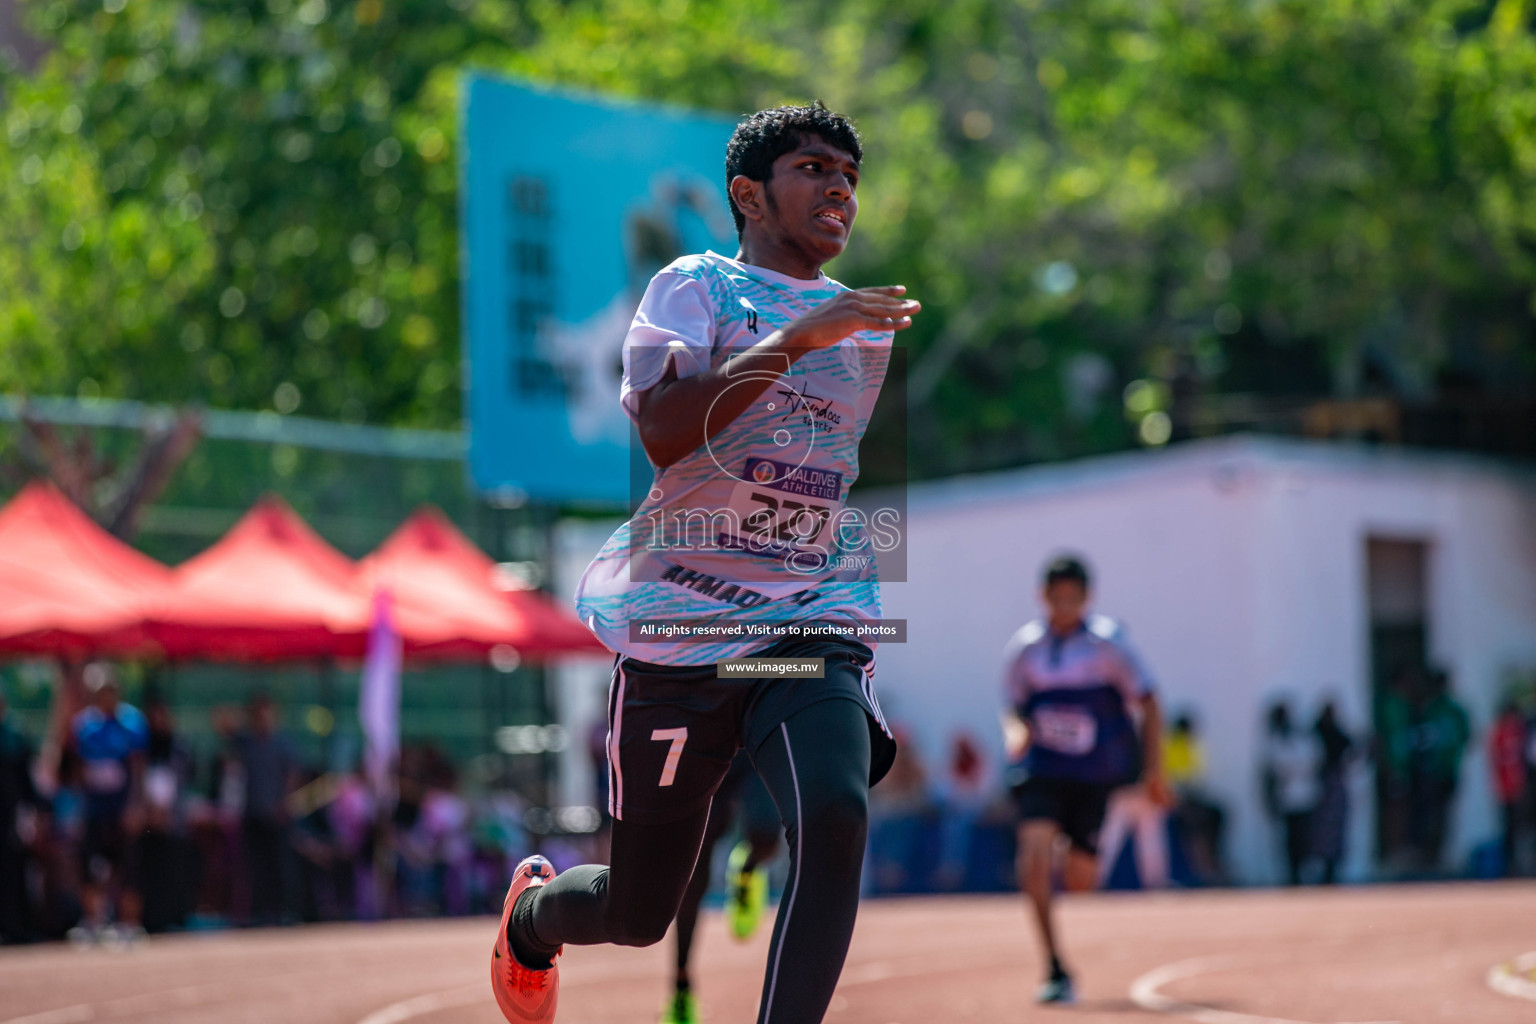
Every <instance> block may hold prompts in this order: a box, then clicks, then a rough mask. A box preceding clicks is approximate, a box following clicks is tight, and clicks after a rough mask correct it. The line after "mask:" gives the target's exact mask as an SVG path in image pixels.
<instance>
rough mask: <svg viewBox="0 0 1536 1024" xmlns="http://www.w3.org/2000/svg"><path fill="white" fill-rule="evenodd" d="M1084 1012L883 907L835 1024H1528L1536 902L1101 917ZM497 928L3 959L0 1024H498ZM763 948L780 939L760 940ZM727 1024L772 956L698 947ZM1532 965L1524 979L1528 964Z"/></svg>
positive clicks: (1010, 911)
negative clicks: (1034, 997) (1047, 1005)
mask: <svg viewBox="0 0 1536 1024" xmlns="http://www.w3.org/2000/svg"><path fill="white" fill-rule="evenodd" d="M1062 910H1063V912H1062V932H1063V937H1064V941H1065V942H1066V943H1067V948H1068V951H1069V957H1070V962H1071V963H1072V964H1073V965H1074V966H1075V968H1076V970H1077V973H1078V980H1079V989H1080V995H1081V1002H1080V1003H1079V1004H1078V1005H1077V1006H1076V1007H1074V1008H1071V1009H1054V1008H1053V1009H1043V1008H1038V1007H1035V1006H1033V1005H1032V1004H1031V1002H1030V996H1031V994H1032V993H1033V991H1034V988H1035V985H1036V982H1037V981H1038V978H1039V973H1040V969H1039V966H1038V953H1037V949H1036V946H1035V943H1034V940H1033V937H1032V936H1031V934H1030V931H1029V929H1028V927H1027V926H1026V925H1027V922H1026V918H1025V916H1024V913H1023V910H1022V904H1021V903H1020V901H1019V899H1018V897H1015V896H1009V897H974V898H972V897H956V898H932V899H913V900H882V901H877V902H872V903H867V904H865V906H864V907H863V909H862V910H861V913H860V917H859V928H858V933H857V934H856V936H855V938H854V943H853V949H852V951H851V952H850V954H849V958H848V966H847V968H846V969H845V971H844V973H843V980H842V984H841V987H840V988H839V990H838V995H837V997H836V999H835V1001H834V1002H833V1005H832V1011H831V1012H830V1013H829V1014H828V1016H827V1020H828V1022H829V1024H946V1022H960V1024H964V1022H967V1021H976V1022H989V1024H990V1022H1003V1021H1039V1022H1042V1024H1051V1022H1062V1024H1111V1022H1118V1024H1130V1022H1139V1024H1148V1022H1150V1021H1155V1020H1156V1019H1157V1018H1158V1017H1164V1018H1165V1019H1167V1020H1170V1021H1174V1020H1196V1021H1201V1022H1203V1024H1292V1022H1295V1024H1336V1022H1350V1024H1357V1022H1385V1021H1399V1022H1402V1024H1421V1022H1423V1024H1427V1022H1438V1021H1447V1022H1451V1021H1454V1022H1458V1024H1515V1022H1522V1024H1531V1022H1536V973H1533V972H1536V956H1524V957H1523V955H1524V954H1528V953H1533V952H1536V885H1533V884H1530V883H1502V884H1483V885H1445V886H1392V887H1386V886H1383V887H1373V888H1358V889H1337V890H1332V891H1322V890H1304V891H1288V892H1277V891H1250V892H1199V893H1162V894H1156V895H1092V896H1080V897H1072V898H1069V899H1067V900H1065V901H1064V903H1063V908H1062ZM494 927H495V926H494V923H493V922H492V921H490V920H488V919H477V920H469V921H430V922H399V923H391V924H383V925H330V926H320V927H309V928H296V929H288V930H273V931H250V932H232V933H222V934H216V935H200V936H177V937H169V938H157V939H151V940H149V941H148V942H145V943H143V944H142V945H140V946H138V947H136V948H133V949H130V950H126V951H116V952H114V951H109V950H100V949H98V950H85V951H80V950H74V949H71V948H68V947H61V946H52V947H30V948H21V949H10V950H0V1024H77V1022H87V1021H90V1022H97V1021H101V1022H110V1021H141V1022H155V1024H192V1022H218V1024H244V1022H253V1024H254V1022H262V1024H408V1022H409V1024H496V1022H498V1021H499V1020H500V1016H499V1014H498V1013H497V1011H496V1008H495V1005H494V1004H493V1003H492V1001H491V998H490V992H489V988H488V981H487V978H488V973H489V967H488V960H487V957H488V955H489V951H490V943H491V932H492V930H493V929H494ZM764 932H765V933H766V929H764ZM697 949H698V957H699V960H698V965H697V968H696V970H695V979H696V980H695V983H696V985H697V986H698V989H699V995H700V998H701V1001H702V1002H703V1004H704V1008H705V1013H706V1020H707V1021H709V1022H711V1024H750V1022H751V1021H752V1020H754V1019H755V1012H756V1006H757V997H758V989H759V987H760V985H761V981H762V972H763V964H764V961H765V958H766V957H765V954H766V951H767V939H766V934H764V935H760V936H759V937H757V938H756V939H755V940H754V941H753V942H750V943H747V944H745V945H737V944H735V943H733V942H731V941H730V940H729V939H728V938H727V937H726V935H725V931H724V928H723V927H722V925H721V922H720V920H719V918H718V916H709V917H707V918H706V921H705V923H704V926H703V929H702V931H701V936H700V941H699V945H698V947H697ZM669 955H670V940H669V941H668V943H664V944H663V945H661V946H657V947H653V948H651V949H644V950H624V949H612V948H597V949H572V950H569V951H568V952H567V955H566V956H565V958H564V959H563V960H562V962H561V964H562V969H563V971H564V976H565V987H564V991H563V992H562V995H561V1013H560V1021H561V1022H562V1024H620V1022H624V1024H647V1022H650V1021H654V1020H655V1019H656V1015H657V1012H658V1010H659V1008H660V1005H661V1001H662V998H663V996H664V995H665V993H666V979H667V974H666V964H667V962H668V959H669ZM1522 957H1523V959H1522Z"/></svg>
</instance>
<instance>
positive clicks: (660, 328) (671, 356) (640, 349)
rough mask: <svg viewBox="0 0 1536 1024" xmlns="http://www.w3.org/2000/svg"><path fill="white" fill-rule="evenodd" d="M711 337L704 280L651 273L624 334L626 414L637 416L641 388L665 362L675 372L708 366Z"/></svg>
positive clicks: (692, 371) (621, 399) (683, 373)
mask: <svg viewBox="0 0 1536 1024" xmlns="http://www.w3.org/2000/svg"><path fill="white" fill-rule="evenodd" d="M714 341H715V313H714V308H713V304H712V303H711V302H710V298H709V289H708V288H707V287H706V286H705V284H704V282H703V281H700V280H699V279H698V278H696V277H692V276H690V275H688V274H680V273H677V272H675V271H668V270H663V271H662V272H661V273H659V274H657V275H656V276H655V277H653V278H651V283H650V285H649V286H648V287H647V288H646V289H645V297H644V298H642V299H641V300H640V308H639V310H637V311H636V312H635V319H634V321H633V322H632V323H631V324H630V326H629V334H628V336H627V337H625V339H624V382H623V384H622V385H621V386H620V388H619V402H620V404H622V405H623V406H624V411H625V412H626V413H628V414H629V417H630V419H635V418H636V417H638V416H639V408H640V405H639V400H640V395H641V393H642V392H645V391H648V390H650V388H652V387H654V386H655V384H656V382H657V381H659V380H661V378H662V376H663V375H664V374H665V373H666V372H667V364H668V363H669V362H670V363H671V364H672V365H673V366H674V367H675V368H676V369H677V376H678V377H679V378H683V377H692V376H693V375H694V374H696V373H700V372H702V371H704V370H706V369H708V368H709V358H710V353H711V352H712V351H713V348H714Z"/></svg>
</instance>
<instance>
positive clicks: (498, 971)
mask: <svg viewBox="0 0 1536 1024" xmlns="http://www.w3.org/2000/svg"><path fill="white" fill-rule="evenodd" d="M554 877H555V868H554V865H552V864H550V862H549V861H547V860H545V859H544V858H543V857H539V856H533V857H528V858H526V859H524V860H523V862H522V863H521V864H519V865H518V866H517V870H516V871H514V872H512V885H511V887H510V888H509V889H507V899H506V902H505V903H503V904H502V906H501V928H500V930H499V931H497V932H496V945H495V946H493V947H491V991H492V992H494V993H495V994H496V1005H497V1006H499V1007H501V1015H502V1016H503V1017H505V1018H507V1020H509V1021H511V1022H512V1024H544V1022H546V1021H552V1020H554V1019H555V1003H556V1001H557V1000H558V999H559V996H560V968H558V967H556V966H554V965H553V963H551V965H550V966H549V967H548V968H547V969H546V970H542V971H535V970H532V969H530V968H527V967H524V966H523V965H522V964H520V963H518V962H517V957H515V956H513V955H512V947H511V945H510V944H509V943H508V941H507V925H508V924H509V923H510V922H511V920H512V908H513V907H514V906H516V905H517V898H518V897H519V896H521V895H522V894H523V890H525V889H528V888H529V887H531V886H536V885H543V884H545V883H546V882H548V881H549V880H550V879H552V878H554ZM559 955H560V953H559V952H556V953H555V956H556V957H558V956H559ZM550 959H551V960H553V959H554V957H551V958H550Z"/></svg>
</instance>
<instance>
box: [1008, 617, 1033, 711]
mask: <svg viewBox="0 0 1536 1024" xmlns="http://www.w3.org/2000/svg"><path fill="white" fill-rule="evenodd" d="M1028 646H1029V644H1028V643H1027V642H1026V641H1025V639H1024V635H1023V632H1022V631H1020V632H1018V633H1015V634H1014V635H1013V639H1011V640H1009V641H1008V646H1006V647H1004V648H1003V703H1004V704H1006V705H1007V706H1008V707H1010V708H1017V707H1019V706H1021V705H1022V704H1023V703H1024V702H1025V701H1026V700H1028V699H1029V692H1030V685H1029V675H1028V673H1026V672H1025V670H1024V649H1025V648H1026V647H1028Z"/></svg>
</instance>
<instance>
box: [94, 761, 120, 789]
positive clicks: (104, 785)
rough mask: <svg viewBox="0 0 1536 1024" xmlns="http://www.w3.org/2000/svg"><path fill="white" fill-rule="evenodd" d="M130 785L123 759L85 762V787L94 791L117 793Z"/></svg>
mask: <svg viewBox="0 0 1536 1024" xmlns="http://www.w3.org/2000/svg"><path fill="white" fill-rule="evenodd" d="M127 785H128V773H127V772H126V771H124V770H123V763H122V762H121V761H87V762H85V788H86V789H88V790H90V791H91V792H92V793H117V792H120V791H121V790H122V789H124V788H125V787H126V786H127Z"/></svg>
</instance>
